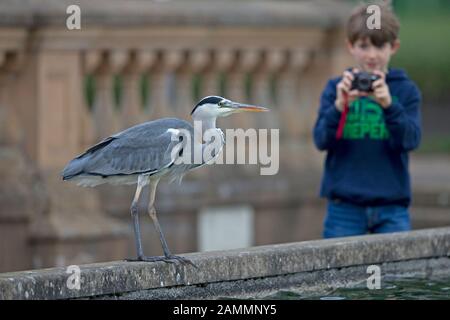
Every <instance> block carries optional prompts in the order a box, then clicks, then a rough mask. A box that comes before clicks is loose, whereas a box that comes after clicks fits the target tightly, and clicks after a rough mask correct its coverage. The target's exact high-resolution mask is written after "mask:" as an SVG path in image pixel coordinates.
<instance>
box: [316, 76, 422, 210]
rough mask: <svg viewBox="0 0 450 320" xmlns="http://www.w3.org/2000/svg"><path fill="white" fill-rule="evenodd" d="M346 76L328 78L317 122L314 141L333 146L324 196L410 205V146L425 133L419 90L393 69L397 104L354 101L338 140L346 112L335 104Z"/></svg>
mask: <svg viewBox="0 0 450 320" xmlns="http://www.w3.org/2000/svg"><path fill="white" fill-rule="evenodd" d="M340 80H341V77H338V78H335V79H331V80H329V81H328V83H327V85H326V87H325V90H324V91H323V93H322V97H321V99H320V110H319V116H318V119H317V122H316V124H315V127H314V143H315V144H316V146H317V148H318V149H319V150H326V151H327V156H326V160H325V172H324V176H323V179H322V185H321V191H320V195H321V196H322V197H326V198H328V199H331V200H333V199H339V200H341V201H346V202H350V203H353V204H356V205H362V206H381V205H391V204H396V205H403V206H409V204H410V202H411V186H410V177H409V172H408V151H411V150H413V149H415V148H417V147H418V146H419V143H420V138H421V116H420V104H421V94H420V91H419V89H418V88H417V86H416V85H415V84H414V83H413V82H412V81H411V80H410V79H409V78H408V76H407V75H406V73H405V72H404V71H403V70H399V69H389V70H388V73H387V75H386V83H387V85H388V87H389V91H390V93H391V96H392V104H391V106H390V107H389V108H387V109H383V108H382V107H381V106H380V105H379V104H378V103H377V102H375V101H374V100H372V99H370V98H367V97H362V98H360V99H358V100H356V101H354V102H353V103H352V104H351V105H350V106H349V111H348V114H347V118H346V122H345V126H344V130H343V135H342V137H341V139H339V140H338V139H336V131H337V128H338V124H339V120H340V117H341V112H339V111H338V110H337V109H336V107H335V105H334V103H335V100H336V85H337V83H338V82H339V81H340Z"/></svg>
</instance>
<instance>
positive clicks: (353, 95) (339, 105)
mask: <svg viewBox="0 0 450 320" xmlns="http://www.w3.org/2000/svg"><path fill="white" fill-rule="evenodd" d="M353 72H359V70H358V69H353ZM354 79H355V77H354V76H353V74H352V73H351V72H350V71H344V73H343V74H342V80H341V81H340V82H339V83H338V84H337V85H336V92H337V97H336V101H335V103H334V104H335V106H336V109H338V110H339V111H340V112H342V111H344V94H347V97H348V100H347V102H348V105H350V104H351V103H352V102H353V101H355V100H356V99H358V98H359V96H360V92H359V91H358V90H350V89H351V87H352V82H353V80H354Z"/></svg>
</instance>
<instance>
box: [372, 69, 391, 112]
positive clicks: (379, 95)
mask: <svg viewBox="0 0 450 320" xmlns="http://www.w3.org/2000/svg"><path fill="white" fill-rule="evenodd" d="M373 73H374V74H376V75H377V76H379V77H380V79H378V80H376V81H374V82H373V83H372V89H373V93H372V95H373V97H374V99H375V101H376V102H378V103H379V104H380V105H381V107H383V108H384V109H387V108H389V106H390V105H391V104H392V97H391V93H390V91H389V87H388V85H387V84H386V75H385V73H384V72H382V71H379V70H376V71H374V72H373Z"/></svg>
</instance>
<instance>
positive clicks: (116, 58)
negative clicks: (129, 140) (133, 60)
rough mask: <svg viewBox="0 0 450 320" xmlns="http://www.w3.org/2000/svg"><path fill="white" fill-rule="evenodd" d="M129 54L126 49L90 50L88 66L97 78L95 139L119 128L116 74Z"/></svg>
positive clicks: (87, 59)
mask: <svg viewBox="0 0 450 320" xmlns="http://www.w3.org/2000/svg"><path fill="white" fill-rule="evenodd" d="M126 59H127V55H126V52H124V51H115V52H103V53H102V52H99V51H96V52H89V53H87V55H86V64H85V65H86V68H87V71H88V72H89V73H92V74H93V75H94V79H95V87H96V92H95V100H94V108H93V119H94V121H93V122H94V135H95V139H96V140H98V139H102V138H105V137H107V136H108V135H110V134H112V133H114V132H115V131H117V130H118V128H119V125H118V119H117V116H116V112H115V107H114V99H113V89H114V88H113V85H114V83H113V81H114V77H113V76H114V74H116V73H117V71H118V70H121V69H122V68H123V65H124V64H125V63H126Z"/></svg>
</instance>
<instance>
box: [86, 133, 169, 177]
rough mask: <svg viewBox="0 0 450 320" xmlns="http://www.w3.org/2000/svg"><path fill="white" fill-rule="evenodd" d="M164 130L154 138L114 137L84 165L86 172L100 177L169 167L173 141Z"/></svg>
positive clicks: (155, 170)
mask: <svg viewBox="0 0 450 320" xmlns="http://www.w3.org/2000/svg"><path fill="white" fill-rule="evenodd" d="M171 137H172V134H171V133H170V132H165V133H163V134H160V135H158V136H153V137H148V138H145V137H134V138H130V137H117V138H115V139H114V140H113V141H112V142H111V143H110V144H108V145H107V146H106V147H105V148H103V149H101V150H100V151H99V152H97V153H94V154H93V156H91V157H90V159H89V161H88V162H87V163H86V164H85V169H84V171H85V172H86V173H88V174H96V175H101V176H111V175H129V174H143V173H148V174H151V173H154V172H158V171H160V170H162V169H164V168H167V167H168V166H170V165H171V164H172V163H173V161H174V159H172V158H171V150H172V148H173V146H174V145H175V143H177V142H176V141H172V139H171Z"/></svg>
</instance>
